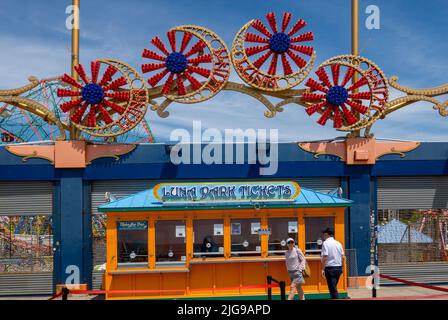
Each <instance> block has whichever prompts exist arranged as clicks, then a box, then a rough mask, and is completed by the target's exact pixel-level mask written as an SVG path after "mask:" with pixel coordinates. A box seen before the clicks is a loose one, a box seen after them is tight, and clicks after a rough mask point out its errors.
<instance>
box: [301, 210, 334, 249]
mask: <svg viewBox="0 0 448 320" xmlns="http://www.w3.org/2000/svg"><path fill="white" fill-rule="evenodd" d="M326 228H331V229H333V230H334V217H309V218H305V253H306V254H314V255H320V252H321V249H322V243H323V239H322V230H325V229H326Z"/></svg>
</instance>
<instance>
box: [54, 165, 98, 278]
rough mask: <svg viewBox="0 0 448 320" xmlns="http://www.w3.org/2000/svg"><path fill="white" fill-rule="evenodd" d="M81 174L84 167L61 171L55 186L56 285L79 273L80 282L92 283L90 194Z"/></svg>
mask: <svg viewBox="0 0 448 320" xmlns="http://www.w3.org/2000/svg"><path fill="white" fill-rule="evenodd" d="M82 174H83V170H78V169H67V170H62V171H61V179H60V182H59V183H57V184H56V186H55V205H56V206H55V207H56V208H55V210H54V211H55V212H54V223H53V225H54V227H55V230H54V236H55V240H54V244H55V257H54V259H55V263H54V268H55V269H54V274H55V276H54V280H55V284H65V283H66V280H67V279H68V280H69V283H73V282H77V281H76V280H77V276H78V275H79V280H78V281H79V282H80V283H89V285H90V269H89V266H90V265H91V261H90V260H91V258H89V253H90V251H91V250H90V232H89V230H90V228H88V227H89V225H90V212H86V206H87V208H88V205H86V204H87V203H88V202H89V199H90V197H89V196H88V195H87V194H88V192H87V191H86V190H89V189H88V186H85V185H84V184H83V179H82Z"/></svg>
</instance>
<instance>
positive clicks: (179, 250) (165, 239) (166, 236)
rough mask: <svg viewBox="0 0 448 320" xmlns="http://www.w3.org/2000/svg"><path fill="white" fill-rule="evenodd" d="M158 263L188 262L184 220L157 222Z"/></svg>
mask: <svg viewBox="0 0 448 320" xmlns="http://www.w3.org/2000/svg"><path fill="white" fill-rule="evenodd" d="M155 231H156V263H157V264H158V265H163V264H179V263H181V264H184V263H185V262H186V258H187V255H186V239H185V236H186V234H185V233H186V228H185V221H184V220H167V221H164V220H160V221H155Z"/></svg>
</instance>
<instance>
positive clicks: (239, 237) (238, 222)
mask: <svg viewBox="0 0 448 320" xmlns="http://www.w3.org/2000/svg"><path fill="white" fill-rule="evenodd" d="M260 228H261V220H260V219H232V220H231V221H230V238H231V243H232V247H231V255H232V256H236V257H238V256H260V255H261V239H260V235H259V234H258V230H259V229H260Z"/></svg>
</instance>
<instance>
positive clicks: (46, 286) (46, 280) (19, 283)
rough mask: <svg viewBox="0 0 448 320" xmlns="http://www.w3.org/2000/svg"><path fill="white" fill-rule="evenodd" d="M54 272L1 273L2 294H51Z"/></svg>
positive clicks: (0, 285) (0, 288)
mask: <svg viewBox="0 0 448 320" xmlns="http://www.w3.org/2000/svg"><path fill="white" fill-rule="evenodd" d="M52 293H53V273H52V272H34V273H0V296H15V295H42V294H45V295H51V294H52Z"/></svg>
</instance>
